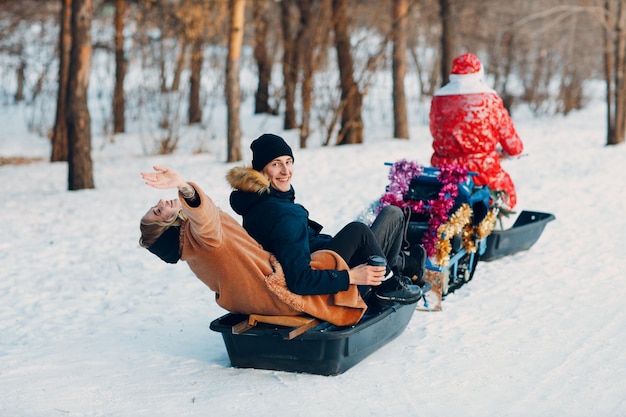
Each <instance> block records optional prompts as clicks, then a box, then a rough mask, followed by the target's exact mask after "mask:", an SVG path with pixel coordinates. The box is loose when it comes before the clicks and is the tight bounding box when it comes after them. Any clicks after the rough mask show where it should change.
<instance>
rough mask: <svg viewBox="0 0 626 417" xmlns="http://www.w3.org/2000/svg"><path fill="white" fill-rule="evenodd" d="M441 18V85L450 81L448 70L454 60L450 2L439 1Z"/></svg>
mask: <svg viewBox="0 0 626 417" xmlns="http://www.w3.org/2000/svg"><path fill="white" fill-rule="evenodd" d="M439 7H440V10H439V13H440V16H441V85H445V84H448V82H449V81H450V68H452V61H453V60H454V56H453V54H454V48H455V41H454V22H453V20H452V0H439Z"/></svg>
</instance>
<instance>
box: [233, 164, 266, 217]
mask: <svg viewBox="0 0 626 417" xmlns="http://www.w3.org/2000/svg"><path fill="white" fill-rule="evenodd" d="M226 181H228V183H229V184H230V186H231V187H233V188H234V191H233V192H232V193H230V206H231V207H232V208H233V210H234V211H235V213H237V214H239V215H240V216H245V215H246V214H247V213H248V211H250V209H251V208H252V207H254V206H255V205H256V204H257V203H259V202H260V201H262V200H264V199H266V198H268V197H269V193H270V180H269V178H267V177H266V176H265V175H263V173H262V172H259V171H257V170H255V169H253V168H252V167H235V168H232V169H230V170H229V171H228V172H227V173H226Z"/></svg>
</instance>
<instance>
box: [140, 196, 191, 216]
mask: <svg viewBox="0 0 626 417" xmlns="http://www.w3.org/2000/svg"><path fill="white" fill-rule="evenodd" d="M181 208H182V205H181V204H180V201H179V200H178V199H175V200H166V201H165V200H159V202H158V203H157V205H156V206H154V207H151V208H150V210H148V212H147V213H146V214H145V215H144V216H143V218H144V220H148V221H158V222H164V221H167V220H169V219H171V218H172V216H174V215H175V214H177V213H178V212H179V211H180V209H181Z"/></svg>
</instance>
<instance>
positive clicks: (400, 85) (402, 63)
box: [391, 0, 409, 139]
mask: <svg viewBox="0 0 626 417" xmlns="http://www.w3.org/2000/svg"><path fill="white" fill-rule="evenodd" d="M408 10H409V3H408V0H394V2H393V22H392V26H393V27H392V29H391V30H392V36H393V57H392V73H393V76H392V77H393V136H394V137H396V138H401V139H408V138H409V122H408V119H407V110H406V95H405V93H404V77H405V75H406V67H407V62H406V21H407V13H408Z"/></svg>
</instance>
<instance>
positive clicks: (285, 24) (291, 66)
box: [280, 0, 298, 129]
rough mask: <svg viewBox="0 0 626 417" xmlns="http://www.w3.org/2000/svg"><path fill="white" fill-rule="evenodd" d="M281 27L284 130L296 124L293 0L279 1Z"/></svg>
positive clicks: (296, 56)
mask: <svg viewBox="0 0 626 417" xmlns="http://www.w3.org/2000/svg"><path fill="white" fill-rule="evenodd" d="M280 5H281V27H282V29H283V79H284V82H283V86H284V89H285V91H284V99H285V120H284V123H283V128H284V129H295V128H296V127H297V126H298V125H297V122H296V106H295V99H296V84H297V82H298V51H296V41H295V35H294V34H293V32H294V26H295V25H294V23H293V20H294V18H293V17H292V14H293V9H294V7H293V0H281V2H280Z"/></svg>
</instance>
